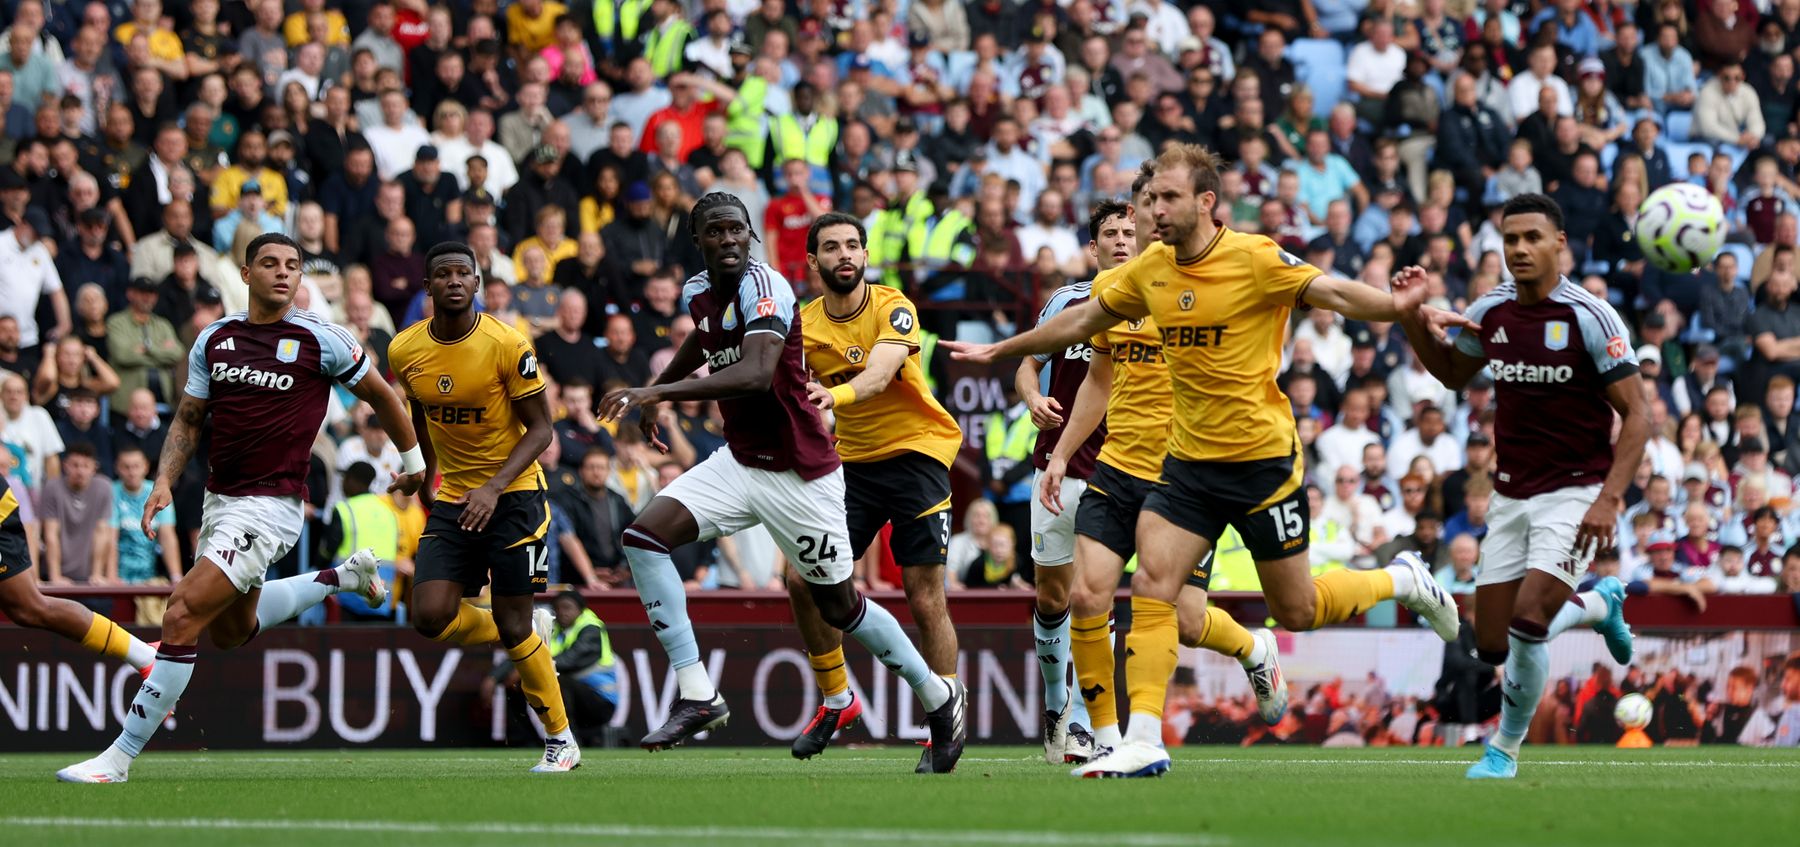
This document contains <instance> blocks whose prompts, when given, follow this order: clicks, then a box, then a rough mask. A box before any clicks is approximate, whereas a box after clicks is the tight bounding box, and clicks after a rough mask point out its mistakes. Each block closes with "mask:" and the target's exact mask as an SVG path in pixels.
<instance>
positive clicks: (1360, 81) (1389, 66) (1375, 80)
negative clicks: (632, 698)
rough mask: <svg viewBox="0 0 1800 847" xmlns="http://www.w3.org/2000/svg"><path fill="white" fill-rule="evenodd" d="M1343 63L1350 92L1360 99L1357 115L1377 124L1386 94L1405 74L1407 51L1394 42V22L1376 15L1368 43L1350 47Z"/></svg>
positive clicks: (1385, 100)
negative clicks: (1348, 55)
mask: <svg viewBox="0 0 1800 847" xmlns="http://www.w3.org/2000/svg"><path fill="white" fill-rule="evenodd" d="M1345 64H1346V66H1347V67H1346V68H1345V72H1344V75H1345V79H1346V81H1347V82H1348V84H1349V88H1350V91H1351V92H1353V93H1355V94H1356V95H1357V96H1358V97H1361V98H1362V100H1361V101H1359V102H1358V103H1357V104H1356V114H1357V116H1358V117H1360V118H1363V119H1364V120H1368V121H1370V122H1372V123H1380V119H1381V114H1382V111H1383V109H1384V108H1385V106H1386V103H1387V95H1388V91H1390V90H1392V89H1393V87H1394V84H1395V83H1397V82H1399V81H1400V78H1401V77H1402V76H1404V75H1405V74H1406V51H1405V50H1404V49H1401V47H1400V45H1398V44H1396V43H1394V24H1393V21H1392V20H1391V19H1389V18H1388V16H1386V15H1380V16H1377V17H1376V18H1375V20H1374V21H1373V22H1372V23H1371V24H1370V25H1369V40H1368V41H1364V42H1362V43H1360V44H1358V45H1356V46H1355V47H1353V48H1351V50H1350V58H1349V59H1348V60H1347V61H1346V62H1345Z"/></svg>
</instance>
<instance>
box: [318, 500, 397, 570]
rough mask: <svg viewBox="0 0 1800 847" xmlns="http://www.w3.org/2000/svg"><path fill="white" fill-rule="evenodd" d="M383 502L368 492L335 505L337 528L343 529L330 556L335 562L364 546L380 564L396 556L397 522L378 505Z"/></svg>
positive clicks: (389, 510) (390, 511)
mask: <svg viewBox="0 0 1800 847" xmlns="http://www.w3.org/2000/svg"><path fill="white" fill-rule="evenodd" d="M385 499H386V498H385V497H383V496H382V495H380V494H376V493H374V492H372V491H371V492H365V493H363V494H358V495H356V496H355V497H351V498H349V499H348V500H344V501H343V502H340V503H338V504H337V521H338V525H339V526H341V527H343V529H344V540H343V541H340V542H338V548H337V550H335V551H333V554H332V555H333V556H334V557H336V558H337V560H338V561H340V562H341V561H343V560H345V559H348V558H350V554H351V553H354V552H356V551H357V550H361V549H362V548H364V547H367V548H369V549H370V550H372V551H374V553H375V558H377V559H380V560H381V561H383V562H392V561H393V560H394V559H395V557H397V556H398V555H399V553H400V521H399V519H397V518H396V517H394V510H393V508H392V507H390V506H388V504H387V503H385V502H382V501H383V500H385Z"/></svg>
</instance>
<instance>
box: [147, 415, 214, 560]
mask: <svg viewBox="0 0 1800 847" xmlns="http://www.w3.org/2000/svg"><path fill="white" fill-rule="evenodd" d="M205 422H206V401H205V400H202V399H200V398H198V397H195V396H194V395H192V394H188V393H185V392H183V393H182V395H181V402H180V403H179V404H177V405H176V406H175V419H174V420H172V421H170V422H169V436H168V438H167V439H165V440H164V441H163V452H162V458H161V460H160V461H161V464H162V469H161V471H160V472H158V473H157V475H156V486H155V487H154V488H152V489H151V490H150V499H149V500H147V501H145V502H144V523H143V529H144V537H145V538H148V539H150V540H151V541H155V540H156V530H155V528H154V527H152V526H151V521H152V519H154V518H155V517H156V513H157V512H160V511H162V510H164V509H166V508H168V507H169V504H170V503H171V502H173V501H174V499H175V494H174V488H175V481H176V480H178V479H180V478H181V472H182V471H184V470H186V469H187V465H188V460H189V459H192V458H193V457H194V444H195V443H196V442H197V441H198V440H199V438H200V425H201V424H203V423H205Z"/></svg>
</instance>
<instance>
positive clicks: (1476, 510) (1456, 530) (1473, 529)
mask: <svg viewBox="0 0 1800 847" xmlns="http://www.w3.org/2000/svg"><path fill="white" fill-rule="evenodd" d="M1463 496H1464V506H1463V508H1462V510H1461V511H1459V512H1457V513H1456V514H1454V515H1451V516H1450V520H1449V521H1448V522H1447V523H1445V524H1444V534H1445V535H1446V536H1449V537H1450V538H1456V537H1457V536H1462V535H1467V536H1471V537H1473V538H1474V539H1475V540H1477V541H1480V540H1481V539H1483V538H1486V537H1487V533H1488V507H1489V506H1490V505H1491V504H1492V503H1493V497H1494V487H1493V484H1492V483H1489V482H1487V481H1485V480H1483V481H1478V482H1476V483H1474V484H1472V485H1469V486H1468V488H1467V489H1465V491H1464V494H1463Z"/></svg>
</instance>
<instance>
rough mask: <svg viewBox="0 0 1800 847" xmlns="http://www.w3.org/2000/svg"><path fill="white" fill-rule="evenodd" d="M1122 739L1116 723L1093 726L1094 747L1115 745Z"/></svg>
mask: <svg viewBox="0 0 1800 847" xmlns="http://www.w3.org/2000/svg"><path fill="white" fill-rule="evenodd" d="M1124 740H1125V739H1124V738H1123V737H1121V736H1120V735H1119V725H1118V724H1116V723H1113V724H1107V725H1106V726H1097V727H1094V746H1096V747H1117V746H1119V744H1120V743H1122V742H1123V741H1124Z"/></svg>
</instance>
